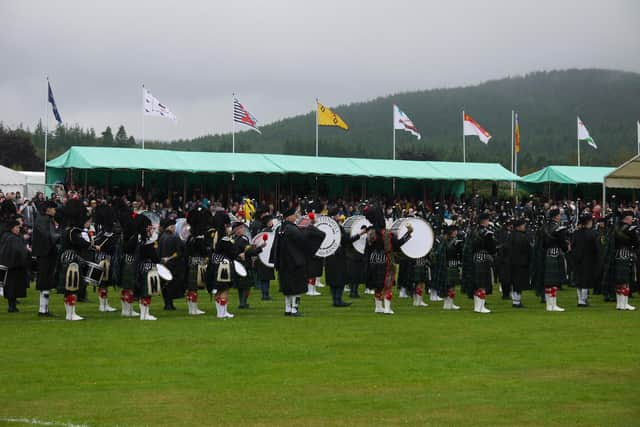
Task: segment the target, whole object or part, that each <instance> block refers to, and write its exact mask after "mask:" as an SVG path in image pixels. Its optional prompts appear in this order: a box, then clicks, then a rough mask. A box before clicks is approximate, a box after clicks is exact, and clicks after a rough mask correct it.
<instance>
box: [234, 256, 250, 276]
mask: <svg viewBox="0 0 640 427" xmlns="http://www.w3.org/2000/svg"><path fill="white" fill-rule="evenodd" d="M233 268H234V269H235V270H236V274H237V275H238V276H240V277H247V269H246V268H244V265H242V263H241V262H240V261H236V260H235V259H234V260H233Z"/></svg>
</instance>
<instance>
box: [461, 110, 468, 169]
mask: <svg viewBox="0 0 640 427" xmlns="http://www.w3.org/2000/svg"><path fill="white" fill-rule="evenodd" d="M466 146H467V145H466V142H465V139H464V110H462V161H463V162H464V163H466V162H467V150H466Z"/></svg>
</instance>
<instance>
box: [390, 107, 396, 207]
mask: <svg viewBox="0 0 640 427" xmlns="http://www.w3.org/2000/svg"><path fill="white" fill-rule="evenodd" d="M395 115H396V109H395V106H394V107H393V114H392V116H393V125H392V126H391V127H392V129H393V160H395V159H396V117H395ZM392 184H393V185H392V187H393V188H392V191H393V195H394V196H395V195H396V177H395V176H394V177H393V180H392Z"/></svg>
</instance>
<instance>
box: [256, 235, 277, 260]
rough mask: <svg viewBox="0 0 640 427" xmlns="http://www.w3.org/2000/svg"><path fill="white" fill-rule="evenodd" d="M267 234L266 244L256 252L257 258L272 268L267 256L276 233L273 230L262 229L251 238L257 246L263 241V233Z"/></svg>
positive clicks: (269, 253)
mask: <svg viewBox="0 0 640 427" xmlns="http://www.w3.org/2000/svg"><path fill="white" fill-rule="evenodd" d="M265 234H266V235H267V240H266V243H267V244H266V245H265V246H264V247H263V248H262V252H260V253H259V254H258V260H260V262H261V263H262V264H263V265H264V266H265V267H269V268H273V267H274V265H273V264H272V263H270V262H269V256H270V255H271V248H272V247H273V242H274V240H275V239H276V233H275V232H274V231H262V232H260V233H259V234H258V235H257V236H256V237H254V238H253V242H252V243H253V244H254V245H256V246H259V245H261V244H262V242H263V238H262V236H263V235H265Z"/></svg>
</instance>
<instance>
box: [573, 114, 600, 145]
mask: <svg viewBox="0 0 640 427" xmlns="http://www.w3.org/2000/svg"><path fill="white" fill-rule="evenodd" d="M578 140H579V141H587V144H589V145H590V146H592V147H593V148H595V149H596V150H597V149H598V146H597V145H596V142H595V141H594V140H593V138H591V135H589V131H588V130H587V128H586V127H585V125H584V123H582V120H580V117H578Z"/></svg>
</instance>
